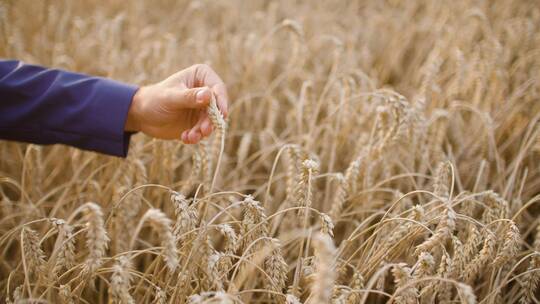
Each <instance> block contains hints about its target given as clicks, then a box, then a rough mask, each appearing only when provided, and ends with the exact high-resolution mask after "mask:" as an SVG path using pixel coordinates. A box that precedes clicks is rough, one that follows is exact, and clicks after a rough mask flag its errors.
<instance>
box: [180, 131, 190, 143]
mask: <svg viewBox="0 0 540 304" xmlns="http://www.w3.org/2000/svg"><path fill="white" fill-rule="evenodd" d="M187 135H188V132H187V131H184V132H182V135H181V136H180V139H182V142H183V143H185V144H189V139H188V136H187Z"/></svg>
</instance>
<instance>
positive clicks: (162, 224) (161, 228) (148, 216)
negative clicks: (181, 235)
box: [141, 209, 178, 271]
mask: <svg viewBox="0 0 540 304" xmlns="http://www.w3.org/2000/svg"><path fill="white" fill-rule="evenodd" d="M141 222H143V223H145V222H147V223H149V224H150V226H152V228H153V229H154V230H155V231H156V232H157V233H158V235H159V239H160V242H161V245H162V246H163V256H164V259H165V262H166V263H167V267H168V268H169V270H170V271H174V270H175V269H176V267H177V266H178V254H177V253H176V237H175V236H174V234H173V232H172V221H171V220H170V219H169V218H168V217H167V216H166V215H165V214H164V213H163V212H161V210H159V209H148V211H146V213H145V214H144V215H143V218H142V219H141Z"/></svg>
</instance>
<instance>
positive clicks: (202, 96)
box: [196, 89, 210, 102]
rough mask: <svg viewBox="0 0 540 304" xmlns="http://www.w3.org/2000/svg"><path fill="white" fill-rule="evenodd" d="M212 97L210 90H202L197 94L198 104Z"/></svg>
mask: <svg viewBox="0 0 540 304" xmlns="http://www.w3.org/2000/svg"><path fill="white" fill-rule="evenodd" d="M209 97H210V90H208V89H201V90H199V91H198V92H197V95H196V98H197V102H204V101H205V100H207V99H208V98H209Z"/></svg>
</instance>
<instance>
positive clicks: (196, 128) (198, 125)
mask: <svg viewBox="0 0 540 304" xmlns="http://www.w3.org/2000/svg"><path fill="white" fill-rule="evenodd" d="M204 115H205V112H201V113H200V114H199V119H198V120H197V123H195V125H194V126H193V127H191V129H190V132H191V131H195V132H198V133H199V134H201V138H202V137H204V134H203V133H202V130H201V127H202V123H203V121H204Z"/></svg>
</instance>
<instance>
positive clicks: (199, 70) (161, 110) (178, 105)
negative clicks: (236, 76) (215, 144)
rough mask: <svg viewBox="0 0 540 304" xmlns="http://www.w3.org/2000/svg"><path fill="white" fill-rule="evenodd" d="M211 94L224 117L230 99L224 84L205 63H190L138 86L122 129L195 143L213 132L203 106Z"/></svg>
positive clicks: (206, 103)
mask: <svg viewBox="0 0 540 304" xmlns="http://www.w3.org/2000/svg"><path fill="white" fill-rule="evenodd" d="M212 94H215V96H216V101H217V105H218V108H219V109H220V111H221V113H222V114H223V116H224V117H227V114H228V113H227V107H228V102H229V100H228V96H227V89H226V87H225V84H224V83H223V81H222V80H221V78H219V76H218V75H217V74H216V72H214V70H212V68H210V67H209V66H208V65H205V64H196V65H193V66H191V67H189V68H187V69H185V70H182V71H180V72H178V73H176V74H173V75H172V76H170V77H169V78H167V79H165V80H163V81H162V82H159V83H156V84H152V85H148V86H143V87H141V88H139V90H138V91H137V92H136V93H135V96H133V100H132V102H131V107H130V109H129V112H128V117H127V120H126V124H125V127H124V129H125V130H126V131H141V132H143V133H145V134H147V135H149V136H152V137H156V138H161V139H182V141H183V142H184V143H186V144H196V143H198V142H199V141H200V140H201V139H203V138H204V137H206V136H208V135H210V134H211V133H212V129H213V128H212V123H211V122H210V118H209V117H208V113H207V110H206V108H207V106H208V103H209V102H210V98H211V97H212Z"/></svg>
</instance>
